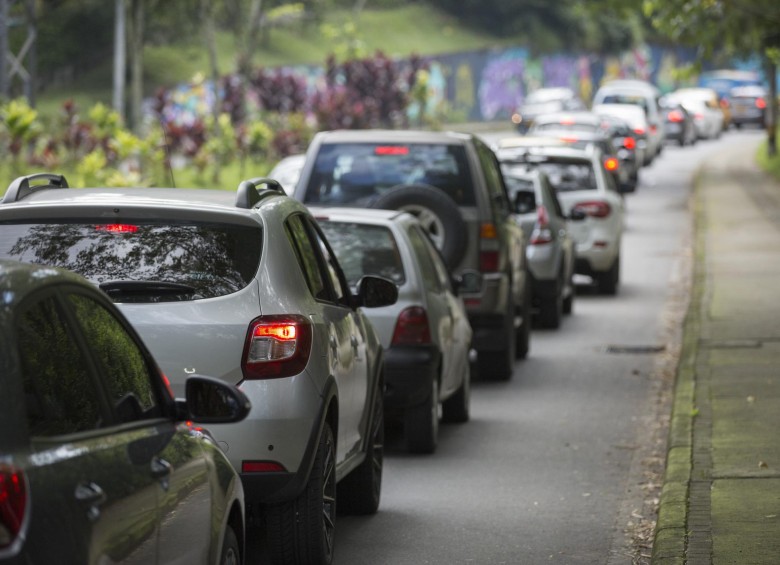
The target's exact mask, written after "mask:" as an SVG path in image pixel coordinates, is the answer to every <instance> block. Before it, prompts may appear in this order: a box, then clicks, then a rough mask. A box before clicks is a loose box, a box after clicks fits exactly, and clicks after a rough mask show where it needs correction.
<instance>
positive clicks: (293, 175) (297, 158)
mask: <svg viewBox="0 0 780 565" xmlns="http://www.w3.org/2000/svg"><path fill="white" fill-rule="evenodd" d="M305 158H306V155H305V154H303V153H295V154H293V155H288V156H287V157H283V158H282V159H281V160H280V161H279V162H278V163H276V165H274V166H273V168H272V169H271V171H270V172H269V173H268V175H267V176H268V178H272V179H274V180H275V181H277V182H278V183H279V184H281V185H282V188H283V189H284V192H285V193H287V194H292V191H293V189H294V188H295V183H296V182H298V177H299V176H300V174H301V167H302V166H303V161H304V159H305Z"/></svg>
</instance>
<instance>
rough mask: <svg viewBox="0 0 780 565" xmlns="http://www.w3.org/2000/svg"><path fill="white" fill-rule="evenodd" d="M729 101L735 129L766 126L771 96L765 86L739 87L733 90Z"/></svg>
mask: <svg viewBox="0 0 780 565" xmlns="http://www.w3.org/2000/svg"><path fill="white" fill-rule="evenodd" d="M728 99H729V106H730V108H731V123H732V124H734V127H736V128H737V129H740V128H742V126H744V125H748V124H751V125H756V126H758V127H760V128H762V127H764V126H765V125H766V120H767V100H768V99H769V94H768V93H767V91H766V89H765V88H764V87H763V86H737V87H735V88H732V89H731V91H730V92H729V98H728Z"/></svg>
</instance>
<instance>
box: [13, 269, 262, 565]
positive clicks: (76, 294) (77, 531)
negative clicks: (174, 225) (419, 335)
mask: <svg viewBox="0 0 780 565" xmlns="http://www.w3.org/2000/svg"><path fill="white" fill-rule="evenodd" d="M0 288H1V289H2V300H0V332H2V339H0V349H2V355H1V356H0V358H2V360H3V371H2V373H0V385H2V390H3V393H2V394H1V395H0V562H2V563H8V564H17V563H18V564H22V563H119V562H122V563H182V562H186V563H202V564H209V565H212V564H220V565H232V564H235V563H241V562H242V560H243V556H244V524H245V522H244V521H245V513H244V491H243V488H242V485H241V480H240V479H239V477H238V475H237V473H236V472H235V470H234V469H233V468H232V466H231V465H230V462H229V461H228V459H227V457H226V456H225V454H224V453H223V452H222V449H221V448H220V446H219V444H218V443H217V442H216V441H215V440H214V438H213V437H212V435H211V434H210V433H209V431H208V430H207V429H204V428H203V427H202V426H204V425H206V426H211V425H213V424H217V423H228V422H238V421H240V420H241V419H242V418H244V417H245V416H246V415H247V413H248V412H249V410H250V403H249V400H248V399H247V397H246V396H245V395H244V394H243V393H242V392H241V391H239V390H238V389H237V388H235V387H233V386H231V385H228V384H226V383H223V382H222V381H219V380H217V379H213V378H210V377H205V376H198V375H194V374H193V375H191V376H190V377H189V378H188V379H187V381H186V383H185V391H186V393H185V396H184V398H183V399H174V397H173V395H172V393H171V391H170V389H169V387H168V386H167V383H166V379H165V375H164V374H163V373H162V372H161V371H160V369H159V367H158V365H157V363H156V361H155V360H154V358H153V357H152V355H151V354H150V352H149V350H148V349H147V348H146V346H145V345H144V343H143V341H142V340H141V338H140V337H139V335H138V334H137V333H136V331H135V330H134V329H133V328H132V326H131V325H130V324H129V323H128V321H127V320H126V319H125V318H124V317H123V316H122V314H121V313H120V312H119V311H118V309H117V308H116V307H115V306H114V305H113V304H112V303H111V301H110V300H109V299H108V298H107V297H106V295H105V294H104V293H102V292H100V291H99V290H98V289H97V288H95V287H94V285H92V284H90V283H88V282H87V281H86V280H85V279H83V278H82V277H80V276H78V275H76V274H74V273H72V272H68V271H65V270H62V269H57V268H53V267H48V266H41V265H30V264H27V263H22V262H17V261H8V260H4V261H0Z"/></svg>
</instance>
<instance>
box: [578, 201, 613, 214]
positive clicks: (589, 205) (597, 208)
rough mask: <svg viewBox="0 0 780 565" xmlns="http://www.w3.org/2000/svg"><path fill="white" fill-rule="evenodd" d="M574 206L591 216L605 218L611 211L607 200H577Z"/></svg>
mask: <svg viewBox="0 0 780 565" xmlns="http://www.w3.org/2000/svg"><path fill="white" fill-rule="evenodd" d="M574 208H576V209H577V210H582V211H583V212H584V213H585V214H587V215H588V216H590V217H591V218H606V217H607V216H609V214H610V212H612V207H611V206H610V205H609V202H603V201H601V200H589V201H587V202H578V203H577V204H576V205H575V206H574Z"/></svg>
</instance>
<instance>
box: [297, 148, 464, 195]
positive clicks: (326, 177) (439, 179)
mask: <svg viewBox="0 0 780 565" xmlns="http://www.w3.org/2000/svg"><path fill="white" fill-rule="evenodd" d="M410 184H426V185H429V186H434V187H436V188H439V189H441V190H443V191H444V192H446V193H447V194H448V195H449V196H450V197H451V198H452V199H453V200H454V201H455V203H456V204H458V205H459V206H474V205H475V204H476V199H475V196H474V189H473V187H472V184H471V176H470V174H469V168H468V160H467V158H466V150H465V148H464V147H463V146H462V145H448V144H423V143H414V144H381V143H332V144H325V145H322V147H320V150H319V153H318V154H317V160H316V161H315V163H314V170H313V171H312V174H311V176H310V177H309V183H308V185H307V187H306V194H305V196H304V202H306V203H312V204H313V203H316V204H320V205H329V206H330V205H351V206H367V205H370V204H371V201H372V200H373V199H375V198H376V197H378V196H381V195H382V194H384V193H385V192H387V191H388V190H390V189H392V188H394V187H397V186H403V185H410Z"/></svg>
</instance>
